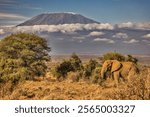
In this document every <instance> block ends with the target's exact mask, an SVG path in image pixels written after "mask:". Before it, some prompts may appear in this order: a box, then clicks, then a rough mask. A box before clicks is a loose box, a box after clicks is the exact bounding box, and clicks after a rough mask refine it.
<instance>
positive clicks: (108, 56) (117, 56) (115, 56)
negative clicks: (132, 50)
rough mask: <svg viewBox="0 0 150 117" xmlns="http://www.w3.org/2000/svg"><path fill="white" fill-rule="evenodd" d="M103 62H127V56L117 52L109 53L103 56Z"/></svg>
mask: <svg viewBox="0 0 150 117" xmlns="http://www.w3.org/2000/svg"><path fill="white" fill-rule="evenodd" d="M101 60H102V62H104V61H106V60H118V61H125V56H123V55H122V54H119V53H116V52H109V53H106V54H104V55H103V56H102V58H101Z"/></svg>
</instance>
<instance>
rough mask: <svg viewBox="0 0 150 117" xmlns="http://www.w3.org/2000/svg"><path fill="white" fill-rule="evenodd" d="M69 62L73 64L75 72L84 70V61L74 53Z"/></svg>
mask: <svg viewBox="0 0 150 117" xmlns="http://www.w3.org/2000/svg"><path fill="white" fill-rule="evenodd" d="M69 61H70V62H71V65H72V67H73V69H74V71H80V70H82V68H83V66H82V61H81V59H80V58H79V57H78V56H77V55H76V54H75V53H73V54H72V55H71V58H70V60H69Z"/></svg>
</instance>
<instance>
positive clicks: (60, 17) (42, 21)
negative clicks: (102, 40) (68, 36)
mask: <svg viewBox="0 0 150 117" xmlns="http://www.w3.org/2000/svg"><path fill="white" fill-rule="evenodd" d="M75 23H80V24H89V23H99V22H97V21H94V20H92V19H89V18H86V17H85V16H82V15H80V14H76V13H72V12H64V13H43V14H40V15H37V16H35V17H33V18H31V19H29V20H27V21H25V22H24V23H22V24H19V25H18V26H33V25H58V24H75Z"/></svg>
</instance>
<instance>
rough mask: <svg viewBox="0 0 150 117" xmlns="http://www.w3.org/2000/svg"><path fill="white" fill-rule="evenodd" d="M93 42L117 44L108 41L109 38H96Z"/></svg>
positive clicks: (110, 40)
mask: <svg viewBox="0 0 150 117" xmlns="http://www.w3.org/2000/svg"><path fill="white" fill-rule="evenodd" d="M93 41H96V42H97V41H102V42H107V43H115V42H114V40H112V39H107V38H95V39H94V40H93Z"/></svg>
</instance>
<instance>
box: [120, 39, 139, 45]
mask: <svg viewBox="0 0 150 117" xmlns="http://www.w3.org/2000/svg"><path fill="white" fill-rule="evenodd" d="M138 42H139V41H138V40H136V39H131V40H129V41H123V43H128V44H132V43H138Z"/></svg>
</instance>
